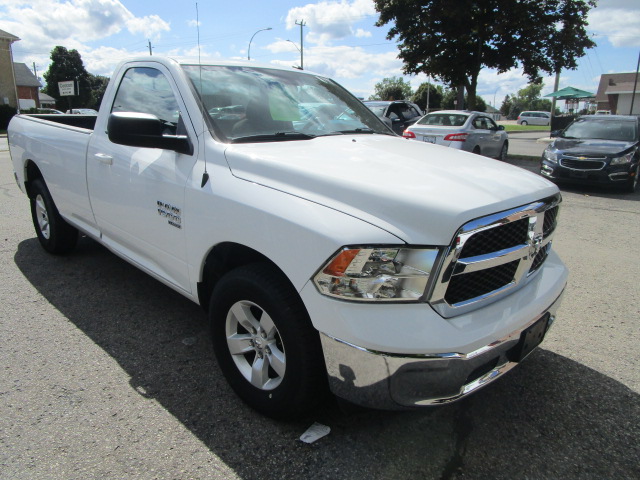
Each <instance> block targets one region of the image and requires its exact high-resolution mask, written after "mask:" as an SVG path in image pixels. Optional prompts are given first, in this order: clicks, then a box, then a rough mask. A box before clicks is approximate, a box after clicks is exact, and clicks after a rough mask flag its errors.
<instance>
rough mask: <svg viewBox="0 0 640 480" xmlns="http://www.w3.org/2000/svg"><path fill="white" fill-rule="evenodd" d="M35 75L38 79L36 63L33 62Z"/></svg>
mask: <svg viewBox="0 0 640 480" xmlns="http://www.w3.org/2000/svg"><path fill="white" fill-rule="evenodd" d="M33 74H34V75H35V76H36V78H38V71H37V70H36V62H33Z"/></svg>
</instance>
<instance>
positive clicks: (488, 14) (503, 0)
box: [374, 0, 596, 110]
mask: <svg viewBox="0 0 640 480" xmlns="http://www.w3.org/2000/svg"><path fill="white" fill-rule="evenodd" d="M374 3H375V6H376V10H377V11H378V12H379V13H380V18H379V19H378V22H377V23H376V25H378V26H384V25H386V24H388V23H392V24H393V25H392V26H391V28H390V30H389V33H388V35H387V38H388V39H390V40H392V39H394V38H396V37H397V38H398V40H399V44H398V47H399V49H400V53H399V57H400V58H401V59H402V60H403V62H404V69H403V70H404V73H405V74H417V73H425V74H427V75H431V76H434V77H436V78H437V79H439V80H440V81H442V82H443V83H446V84H448V85H450V86H452V87H457V86H458V85H464V86H465V89H466V91H467V93H468V102H469V105H468V108H469V109H470V110H472V109H474V108H476V105H475V104H476V89H477V86H478V75H479V73H480V70H481V69H482V68H494V69H496V70H497V71H498V72H499V73H503V72H506V71H507V70H510V69H512V68H514V67H517V66H521V67H522V69H523V70H524V73H525V75H527V76H528V77H529V79H530V81H531V82H538V81H539V80H540V72H546V73H549V74H552V73H555V72H557V71H560V70H561V69H562V68H569V69H575V68H576V67H577V63H576V60H577V59H578V58H580V57H582V56H583V55H584V54H585V50H586V49H588V48H592V47H594V46H595V43H594V42H593V41H592V40H591V39H590V38H589V37H588V36H587V32H586V25H587V21H586V17H587V14H588V12H589V10H590V9H591V8H592V7H593V6H595V3H596V2H595V0H545V1H541V0H518V1H514V0H483V1H478V0H457V1H455V2H451V1H450V0H374Z"/></svg>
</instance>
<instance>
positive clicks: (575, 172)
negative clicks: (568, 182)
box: [569, 170, 587, 178]
mask: <svg viewBox="0 0 640 480" xmlns="http://www.w3.org/2000/svg"><path fill="white" fill-rule="evenodd" d="M569 176H570V177H572V178H587V172H584V171H582V170H571V171H570V172H569Z"/></svg>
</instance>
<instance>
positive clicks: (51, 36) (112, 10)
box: [0, 0, 170, 54]
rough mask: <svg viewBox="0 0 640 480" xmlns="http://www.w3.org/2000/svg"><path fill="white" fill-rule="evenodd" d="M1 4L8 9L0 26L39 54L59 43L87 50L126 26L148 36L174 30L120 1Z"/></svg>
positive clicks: (8, 0) (4, 0)
mask: <svg viewBox="0 0 640 480" xmlns="http://www.w3.org/2000/svg"><path fill="white" fill-rule="evenodd" d="M0 5H3V6H4V7H5V10H6V11H5V12H4V13H3V14H2V20H3V21H2V22H1V23H0V25H1V27H0V28H2V29H3V30H6V31H9V32H11V33H13V34H14V35H17V36H18V37H20V38H21V39H22V41H21V42H20V43H19V44H18V45H16V47H17V50H23V51H28V52H33V53H36V54H37V53H41V52H42V51H43V50H48V51H50V50H51V49H52V48H53V47H54V46H55V45H64V46H65V47H66V48H69V49H73V48H75V49H78V50H82V51H83V52H84V51H86V50H88V48H87V47H86V43H87V42H91V41H95V40H100V39H103V38H106V37H109V36H111V35H115V34H117V33H118V32H120V31H122V30H123V29H126V30H128V31H129V32H130V33H132V34H136V33H139V34H143V35H144V37H145V38H156V37H157V35H159V34H160V33H161V32H163V31H168V30H169V29H170V26H169V23H167V22H165V21H164V20H162V19H161V18H160V17H159V16H157V15H149V16H145V17H136V16H135V15H134V14H133V13H131V12H130V11H129V10H128V9H127V8H126V7H125V6H124V5H123V4H122V3H121V2H120V1H119V0H67V1H61V0H31V1H29V2H26V1H21V0H0Z"/></svg>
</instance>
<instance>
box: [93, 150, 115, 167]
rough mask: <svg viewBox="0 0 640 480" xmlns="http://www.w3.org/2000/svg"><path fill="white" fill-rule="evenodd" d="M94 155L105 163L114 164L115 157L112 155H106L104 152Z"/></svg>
mask: <svg viewBox="0 0 640 480" xmlns="http://www.w3.org/2000/svg"><path fill="white" fill-rule="evenodd" d="M94 157H95V158H96V159H97V160H98V161H99V162H100V163H104V164H105V165H113V157H112V156H111V155H106V154H104V153H96V154H95V155H94Z"/></svg>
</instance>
